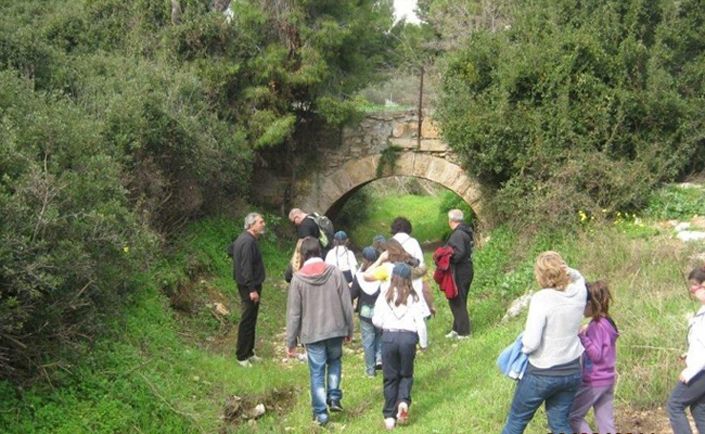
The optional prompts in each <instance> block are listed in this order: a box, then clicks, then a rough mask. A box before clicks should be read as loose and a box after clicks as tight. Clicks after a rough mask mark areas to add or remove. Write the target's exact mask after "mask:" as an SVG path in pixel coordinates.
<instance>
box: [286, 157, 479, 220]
mask: <svg viewBox="0 0 705 434" xmlns="http://www.w3.org/2000/svg"><path fill="white" fill-rule="evenodd" d="M379 159H380V154H373V155H368V156H366V157H362V158H359V159H355V160H350V161H347V162H346V163H345V164H343V165H342V166H339V167H337V168H335V169H334V170H330V171H326V172H321V173H317V174H315V175H311V176H310V177H309V178H308V179H307V180H306V182H305V183H304V184H303V185H300V186H299V189H297V190H298V194H297V195H296V203H297V204H300V207H301V208H302V209H304V210H306V211H314V210H315V211H318V212H323V213H327V214H333V215H334V214H335V213H336V212H337V208H338V207H339V206H340V204H341V203H342V202H344V201H345V199H346V198H347V197H349V196H350V194H352V193H353V192H354V191H356V190H357V189H359V188H360V187H362V186H363V185H365V184H367V183H369V182H372V181H374V180H376V179H380V178H384V177H388V176H412V177H418V178H424V179H428V180H430V181H433V182H436V183H438V184H440V185H442V186H443V187H445V188H447V189H448V190H451V191H453V192H454V193H455V194H457V195H458V196H460V197H461V198H462V199H463V200H465V202H467V203H468V204H469V205H470V207H471V208H472V209H473V211H474V212H475V215H476V217H477V218H478V220H480V221H482V220H483V219H482V214H481V212H482V211H481V210H482V206H481V203H480V188H479V183H478V182H477V181H475V180H473V179H472V178H471V177H470V176H469V175H468V174H467V173H466V172H465V171H464V170H463V169H462V168H461V167H460V166H459V165H457V164H455V163H453V162H450V161H448V160H446V159H444V158H441V157H437V156H434V155H432V154H428V153H424V152H416V151H411V150H408V151H404V152H401V153H400V154H399V155H398V158H397V160H396V163H395V165H394V168H392V169H388V170H386V171H385V172H384V173H383V174H382V175H381V176H379V175H378V174H377V165H378V163H379Z"/></svg>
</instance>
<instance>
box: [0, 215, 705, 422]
mask: <svg viewBox="0 0 705 434" xmlns="http://www.w3.org/2000/svg"><path fill="white" fill-rule="evenodd" d="M403 209H405V210H408V211H409V213H408V214H407V216H408V217H409V218H410V219H411V220H412V222H415V221H417V219H421V218H422V216H428V215H430V214H429V211H428V210H424V208H423V207H421V206H416V207H405V208H403ZM414 211H419V212H422V213H423V214H414V213H412V212H414ZM271 219H272V220H273V219H274V218H273V217H272V218H271ZM383 219H384V220H385V221H387V222H388V221H389V217H388V216H386V215H385V216H384V217H383ZM380 225H381V224H380ZM237 226H238V225H236V224H235V223H233V222H231V221H227V220H223V219H214V220H207V221H203V222H200V223H198V224H196V225H194V226H193V227H192V228H191V229H190V232H189V234H188V235H187V236H185V237H184V239H183V240H182V245H181V246H180V247H179V248H178V253H177V254H175V255H174V256H173V257H172V259H171V260H170V261H166V262H164V263H162V264H160V265H159V266H158V267H156V268H155V270H154V271H153V273H152V275H150V276H147V277H145V291H144V292H143V293H141V294H139V295H138V296H136V297H135V298H134V300H132V303H131V307H130V308H129V309H128V310H127V311H126V312H125V314H124V316H123V318H124V319H123V320H122V321H116V322H115V325H114V330H115V335H114V336H113V337H112V338H105V339H103V340H101V341H100V342H98V343H97V344H96V346H95V348H94V349H93V351H92V352H91V355H90V356H89V357H88V358H87V359H85V361H84V362H82V363H81V365H80V366H75V367H74V366H70V367H66V374H65V375H64V383H65V385H64V386H63V387H61V388H58V387H57V388H56V389H54V390H48V389H39V388H34V389H30V390H28V391H26V392H25V393H24V396H23V397H22V399H19V398H18V397H17V394H15V393H14V391H13V390H12V389H11V388H9V387H8V386H6V385H2V384H0V389H2V390H0V396H2V397H3V398H2V399H0V427H2V431H7V432H18V433H19V432H22V433H28V432H65V433H77V432H145V433H147V432H150V433H151V432H207V433H211V432H217V431H218V430H219V429H221V428H223V427H225V431H226V432H252V431H259V432H285V431H287V430H288V431H290V432H308V431H310V430H311V424H310V407H309V405H310V404H309V398H308V393H307V390H308V389H307V388H308V374H307V369H306V366H305V365H304V364H301V363H298V362H287V363H283V362H282V358H283V352H282V346H283V344H282V342H283V340H282V337H281V332H282V328H283V326H284V317H283V314H282V312H284V305H285V302H286V289H285V286H284V285H283V284H282V283H281V281H280V279H279V278H278V276H279V273H280V272H281V270H282V269H283V267H284V264H285V263H286V259H287V256H288V249H289V248H290V247H289V246H288V245H286V244H280V243H279V242H278V240H276V239H275V237H274V234H270V235H269V236H268V237H267V239H266V240H264V243H263V250H264V254H265V258H266V262H267V267H268V272H269V276H270V278H269V280H268V282H267V284H266V285H265V288H264V291H265V292H264V302H263V305H262V310H261V314H260V315H261V316H260V319H259V322H258V344H257V348H258V352H259V353H260V355H263V356H264V357H265V358H266V361H265V363H264V364H263V365H261V366H258V367H255V368H253V369H249V370H245V369H241V368H238V367H237V366H236V365H235V363H234V360H233V359H234V357H233V352H234V345H233V344H234V333H233V332H234V328H235V327H234V325H235V324H237V319H238V310H237V303H236V302H235V293H234V288H233V284H232V281H231V277H230V265H229V261H228V259H227V257H226V256H225V255H224V254H223V249H224V247H225V245H226V244H227V242H228V241H229V240H230V239H231V238H232V235H233V234H234V233H236V232H238V228H237ZM418 227H419V228H420V227H421V225H418ZM634 228H635V226H630V225H629V224H623V225H609V226H588V227H587V228H586V230H585V231H583V232H581V233H579V234H575V235H573V234H570V235H569V236H565V235H563V236H561V235H560V234H552V235H551V237H550V239H549V238H547V237H543V238H538V239H535V240H533V241H531V242H527V241H522V240H518V239H517V238H516V237H515V236H514V235H513V234H512V233H511V232H509V231H507V230H506V229H503V228H499V229H497V230H495V231H494V232H493V233H492V234H490V235H491V237H490V239H489V241H487V242H485V243H484V245H483V246H482V247H481V248H479V249H478V251H477V252H476V255H475V263H476V280H475V282H474V284H473V287H472V289H471V297H470V299H471V301H470V312H471V317H472V318H473V323H474V328H475V332H474V336H473V338H472V339H470V340H469V341H465V342H462V343H451V342H448V341H446V340H445V339H444V338H443V334H444V333H446V332H447V330H448V328H449V325H450V313H449V311H448V308H447V304H446V303H445V302H444V300H442V299H441V298H437V307H438V310H439V313H438V315H437V317H436V318H434V319H432V320H431V321H430V323H429V329H430V339H431V347H430V349H429V350H428V351H427V352H426V353H424V354H422V355H420V356H419V359H418V361H417V364H416V375H415V378H416V380H415V385H414V399H415V401H414V406H413V408H412V418H413V423H412V424H411V425H410V426H408V427H406V428H405V429H404V430H405V432H419V433H422V432H423V433H426V432H469V433H477V432H497V431H499V430H500V429H501V426H502V423H503V420H504V417H505V416H506V413H507V409H508V406H509V402H510V399H511V395H512V392H513V383H512V382H511V381H509V380H507V379H505V378H503V377H502V376H501V375H499V373H498V372H497V370H496V368H495V367H494V360H495V358H496V355H497V354H498V353H499V351H500V350H501V349H502V348H503V347H504V346H505V345H506V344H508V343H509V342H510V341H511V340H512V339H513V338H514V336H515V335H516V333H518V332H519V331H520V330H521V328H522V325H523V317H520V318H517V319H515V320H512V321H510V322H508V323H506V324H500V323H499V321H498V320H499V318H500V317H501V315H502V313H503V311H504V308H505V306H506V304H507V302H508V301H509V300H510V299H511V298H513V297H515V296H516V295H518V294H521V293H523V292H524V291H525V290H527V289H534V286H535V285H534V283H533V278H532V271H531V267H532V260H533V258H534V257H535V254H536V253H537V252H538V251H540V250H543V249H546V248H548V247H549V246H550V247H552V248H554V249H557V250H559V251H560V252H561V253H563V254H564V256H565V257H566V258H567V259H568V260H569V262H570V263H571V264H573V265H574V266H576V267H578V268H579V269H581V270H582V271H583V272H584V274H585V275H586V276H587V277H588V278H592V279H594V278H598V277H602V278H607V279H609V281H610V283H611V286H612V289H613V291H614V293H615V297H616V304H615V306H614V317H615V319H616V321H617V324H618V325H619V326H620V330H621V332H622V337H621V338H620V341H619V360H618V369H619V371H620V373H621V377H620V380H619V384H618V390H617V414H618V420H620V417H621V416H620V414H621V413H624V412H625V411H626V410H627V408H628V407H629V408H643V409H653V408H654V407H656V406H658V405H660V404H661V403H662V402H663V401H664V400H665V398H666V395H667V393H668V390H669V389H670V387H671V385H672V383H673V381H674V379H675V377H676V375H677V372H678V370H679V368H680V366H679V365H678V362H677V360H676V356H677V355H678V354H679V353H680V352H681V351H682V350H683V348H684V336H685V330H686V328H685V321H684V317H685V315H686V314H687V313H688V312H692V311H693V310H695V309H696V306H695V304H694V303H693V302H691V301H689V299H688V297H687V296H686V295H685V287H684V282H683V278H682V275H683V272H684V271H685V269H686V268H687V265H686V264H688V262H689V259H688V258H689V256H690V255H691V253H692V250H693V248H692V247H684V246H682V245H680V244H679V243H677V242H674V241H673V240H671V239H670V237H669V236H665V235H657V236H655V237H653V236H651V235H648V234H650V233H651V232H649V231H641V230H634ZM415 232H416V231H415ZM625 232H626V233H625ZM352 233H353V234H356V232H355V230H353V232H352ZM353 236H355V235H353ZM182 270H188V273H187V272H185V271H182ZM189 273H190V274H191V275H192V277H193V276H199V278H197V279H196V281H195V283H194V284H193V285H190V286H189V285H185V283H186V282H188V281H190V277H189ZM154 282H159V286H164V287H174V288H176V287H179V286H181V287H182V288H183V287H187V288H188V290H189V291H191V292H190V294H191V296H192V297H193V298H195V299H197V300H200V301H199V302H198V303H197V304H196V306H197V307H198V306H200V307H198V308H196V309H195V312H194V313H193V314H192V315H191V316H188V317H184V316H183V315H175V314H174V313H173V311H172V310H171V309H169V308H168V303H167V300H166V298H165V297H164V296H163V295H162V293H161V292H160V291H159V290H158V289H157V288H156V284H155V283H154ZM205 294H208V297H206V296H205ZM213 299H219V300H223V301H226V304H227V305H228V306H229V307H230V308H231V310H232V311H233V314H232V315H231V317H230V318H229V319H228V321H226V322H225V323H221V322H220V321H217V320H216V319H215V317H214V316H212V315H211V314H210V313H209V312H210V311H209V309H208V308H207V307H206V306H205V304H204V303H206V302H208V300H213ZM346 348H347V349H346V356H345V358H344V368H343V370H344V381H343V389H344V393H345V397H344V401H343V403H344V405H345V407H346V412H345V413H344V414H342V415H335V416H334V417H333V421H334V422H335V423H334V424H333V425H332V429H333V430H335V431H338V430H344V431H346V432H360V433H362V432H370V431H371V430H381V428H382V425H381V404H382V394H381V378H379V377H378V378H376V379H374V380H370V379H367V378H365V377H364V376H363V368H362V365H363V363H362V354H361V351H360V349H359V335H356V339H355V341H354V342H353V344H352V345H350V346H348V347H346ZM275 389H276V390H278V391H282V390H284V391H293V398H292V399H290V400H286V401H285V402H284V403H283V408H282V409H280V410H279V411H278V413H277V414H273V413H268V414H267V415H266V416H265V417H263V418H262V419H260V420H259V421H258V422H257V424H256V425H248V424H243V425H239V426H234V425H225V424H224V423H223V421H222V420H220V419H219V417H220V416H221V414H222V407H223V403H224V401H225V399H226V397H227V396H228V395H231V394H236V395H239V396H251V397H259V398H261V399H263V400H267V399H270V398H271V395H272V394H273V391H274V390H275ZM267 402H268V403H269V402H270V401H267ZM633 428H635V427H632V426H623V425H620V429H622V430H623V431H628V430H631V429H633ZM650 429H654V428H653V427H649V426H641V427H640V428H639V429H638V431H649V430H650ZM546 430H547V427H546V424H545V417H544V416H543V415H542V414H539V415H537V417H535V418H534V421H533V422H532V423H531V424H530V426H529V429H528V430H527V432H530V433H543V432H546Z"/></svg>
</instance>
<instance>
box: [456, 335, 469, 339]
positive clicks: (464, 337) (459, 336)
mask: <svg viewBox="0 0 705 434" xmlns="http://www.w3.org/2000/svg"><path fill="white" fill-rule="evenodd" d="M457 339H470V335H458V336H457Z"/></svg>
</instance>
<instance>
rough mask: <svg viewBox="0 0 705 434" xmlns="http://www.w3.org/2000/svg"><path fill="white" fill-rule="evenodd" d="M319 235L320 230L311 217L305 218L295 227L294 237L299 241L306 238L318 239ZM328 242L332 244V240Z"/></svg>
mask: <svg viewBox="0 0 705 434" xmlns="http://www.w3.org/2000/svg"><path fill="white" fill-rule="evenodd" d="M320 235H321V232H320V229H318V224H316V221H315V220H314V219H313V218H311V217H308V216H306V218H304V219H303V220H301V223H299V225H298V226H296V236H297V238H299V239H301V238H306V237H313V238H315V239H318V237H319V236H320ZM329 241H331V242H333V240H329Z"/></svg>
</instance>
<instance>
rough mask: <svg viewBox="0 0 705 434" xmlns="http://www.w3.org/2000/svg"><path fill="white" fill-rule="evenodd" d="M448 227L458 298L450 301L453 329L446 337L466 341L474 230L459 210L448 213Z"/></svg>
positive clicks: (468, 321) (451, 262)
mask: <svg viewBox="0 0 705 434" xmlns="http://www.w3.org/2000/svg"><path fill="white" fill-rule="evenodd" d="M448 225H449V226H450V228H451V229H452V230H453V231H452V232H451V233H450V237H448V243H447V245H448V247H451V248H452V249H453V255H452V256H451V258H450V265H451V270H452V272H453V278H454V279H455V285H456V287H457V288H458V296H457V297H455V298H453V299H450V300H448V304H449V306H450V311H451V313H452V314H453V329H452V330H451V331H450V333H448V334H447V335H446V337H447V338H451V339H464V338H467V337H469V336H470V317H469V316H468V292H469V291H470V284H471V283H472V277H473V268H472V246H473V234H472V229H470V227H469V226H468V225H466V224H465V222H464V221H463V212H462V211H461V210H459V209H452V210H450V211H448Z"/></svg>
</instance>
